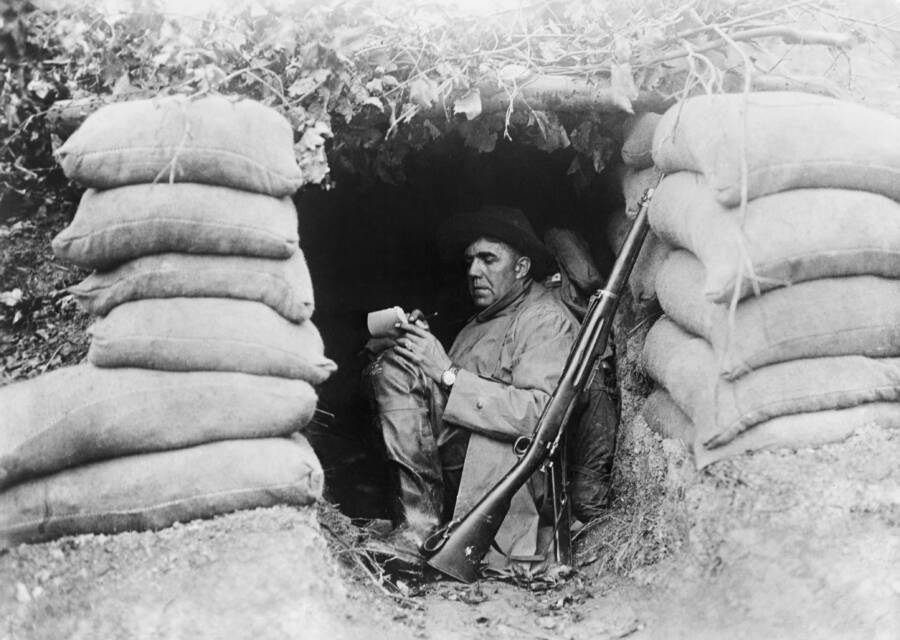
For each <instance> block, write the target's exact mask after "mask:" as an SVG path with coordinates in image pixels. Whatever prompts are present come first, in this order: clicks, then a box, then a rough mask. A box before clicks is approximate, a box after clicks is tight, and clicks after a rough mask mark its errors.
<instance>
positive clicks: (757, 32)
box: [635, 25, 854, 68]
mask: <svg viewBox="0 0 900 640" xmlns="http://www.w3.org/2000/svg"><path fill="white" fill-rule="evenodd" d="M711 28H712V29H713V30H714V31H716V32H717V33H719V34H721V35H720V36H719V39H718V40H715V41H713V42H710V43H709V44H705V45H703V46H702V47H697V48H695V49H694V50H693V52H694V53H695V54H696V53H702V52H704V51H711V50H713V49H719V48H721V47H722V45H725V44H729V42H730V41H735V42H743V41H745V40H752V39H754V38H767V37H775V38H781V39H782V40H784V41H785V42H788V43H794V44H822V45H827V46H832V47H840V48H844V47H848V46H850V45H851V44H852V43H853V42H854V38H853V36H851V35H850V34H846V33H828V32H825V31H802V30H799V29H794V28H792V27H782V26H770V27H759V28H756V29H747V30H745V31H739V32H738V33H732V34H726V33H725V32H724V31H723V30H722V29H721V28H720V27H719V26H718V25H711ZM687 55H690V54H689V52H688V51H686V50H684V49H680V50H678V51H670V52H669V53H667V54H665V55H662V56H658V57H656V58H653V59H652V60H649V61H648V62H642V63H639V64H637V65H635V68H644V67H652V66H654V65H657V64H660V63H663V62H669V61H671V60H677V59H678V58H684V57H685V56H687Z"/></svg>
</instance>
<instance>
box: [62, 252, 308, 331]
mask: <svg viewBox="0 0 900 640" xmlns="http://www.w3.org/2000/svg"><path fill="white" fill-rule="evenodd" d="M69 291H71V292H72V294H73V295H74V296H75V299H76V300H77V301H78V303H79V304H80V305H81V306H82V307H83V308H84V309H85V310H86V311H88V312H89V313H92V314H94V315H98V316H103V315H106V314H107V313H108V312H109V311H110V309H112V308H113V307H116V306H117V305H120V304H122V303H124V302H131V301H132V300H142V299H145V298H178V297H185V298H198V297H205V298H236V299H239V300H255V301H257V302H262V303H263V304H265V305H268V306H269V307H271V308H272V309H274V310H275V311H277V312H278V313H280V314H281V315H282V316H284V317H285V318H287V319H288V320H291V321H293V322H302V321H303V320H308V319H309V318H310V317H311V316H312V314H313V311H314V309H315V301H314V298H313V287H312V280H311V278H310V275H309V268H308V267H307V265H306V259H305V258H304V256H303V252H302V251H297V252H296V253H294V255H292V256H291V257H290V258H288V259H287V260H275V259H271V258H248V257H244V256H213V255H191V254H187V253H161V254H158V255H152V256H144V257H143V258H137V259H136V260H131V261H129V262H126V263H124V264H122V265H120V266H119V267H118V268H116V269H112V270H110V271H97V272H95V273H94V274H93V275H91V276H89V277H88V278H86V279H85V280H83V281H82V282H80V283H78V284H77V285H75V286H72V287H69Z"/></svg>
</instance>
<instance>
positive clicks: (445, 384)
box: [440, 365, 459, 391]
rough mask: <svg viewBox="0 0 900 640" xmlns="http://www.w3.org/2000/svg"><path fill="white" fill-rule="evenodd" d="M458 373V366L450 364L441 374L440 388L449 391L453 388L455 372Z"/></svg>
mask: <svg viewBox="0 0 900 640" xmlns="http://www.w3.org/2000/svg"><path fill="white" fill-rule="evenodd" d="M458 373H459V367H457V366H456V365H450V368H449V369H447V370H446V371H444V373H442V374H441V382H440V385H441V388H442V389H443V390H444V391H450V389H452V388H453V385H454V384H456V374H458Z"/></svg>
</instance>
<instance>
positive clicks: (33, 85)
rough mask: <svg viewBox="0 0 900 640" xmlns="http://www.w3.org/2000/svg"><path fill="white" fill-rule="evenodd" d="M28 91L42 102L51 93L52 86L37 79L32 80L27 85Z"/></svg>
mask: <svg viewBox="0 0 900 640" xmlns="http://www.w3.org/2000/svg"><path fill="white" fill-rule="evenodd" d="M27 88H28V90H29V91H30V92H31V93H33V94H34V95H36V96H37V97H38V98H40V99H41V100H43V99H44V98H46V97H47V95H48V94H49V93H50V92H51V91H53V85H52V84H50V83H49V82H47V81H46V80H41V79H39V78H37V79H34V80H32V81H31V82H29V83H28V87H27Z"/></svg>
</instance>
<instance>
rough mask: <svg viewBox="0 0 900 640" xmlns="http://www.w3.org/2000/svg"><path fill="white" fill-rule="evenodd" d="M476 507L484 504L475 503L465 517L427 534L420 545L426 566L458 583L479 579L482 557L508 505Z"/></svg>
mask: <svg viewBox="0 0 900 640" xmlns="http://www.w3.org/2000/svg"><path fill="white" fill-rule="evenodd" d="M479 507H483V505H478V506H476V507H475V509H474V510H473V511H472V512H470V513H469V515H468V516H466V518H465V519H464V520H460V521H453V522H451V523H450V524H449V525H448V526H447V528H446V529H443V530H438V531H437V532H436V533H434V534H432V535H431V536H429V538H428V539H427V540H426V541H425V543H424V544H423V545H422V551H423V553H424V555H426V556H427V559H426V561H425V562H426V563H427V564H428V566H430V567H432V568H433V569H437V570H438V571H440V572H441V573H443V574H446V575H448V576H450V577H451V578H454V579H456V580H459V581H460V582H465V583H471V582H475V581H476V580H477V579H478V577H479V572H480V571H481V563H482V560H483V559H484V556H485V555H487V552H488V551H490V548H491V544H492V543H493V542H494V537H495V536H496V535H497V531H499V529H500V525H501V524H502V523H503V518H504V517H505V515H506V512H507V511H509V505H508V504H507V505H506V509H503V508H502V507H498V506H496V505H494V506H493V507H487V508H479ZM435 549H436V551H435ZM429 554H431V555H429Z"/></svg>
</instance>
